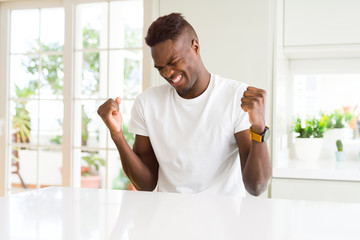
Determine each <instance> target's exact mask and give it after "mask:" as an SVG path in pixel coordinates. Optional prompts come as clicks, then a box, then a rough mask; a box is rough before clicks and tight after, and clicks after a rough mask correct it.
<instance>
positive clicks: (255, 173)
mask: <svg viewBox="0 0 360 240" xmlns="http://www.w3.org/2000/svg"><path fill="white" fill-rule="evenodd" d="M270 176H271V163H270V159H269V153H268V149H267V145H266V143H259V142H256V141H254V140H251V146H250V151H249V155H248V157H247V161H246V165H245V166H244V169H243V181H244V184H245V187H246V189H247V191H248V192H249V193H250V194H252V195H255V196H258V195H260V194H261V193H262V192H264V191H265V190H266V188H267V184H268V181H269V179H270Z"/></svg>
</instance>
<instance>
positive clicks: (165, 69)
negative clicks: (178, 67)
mask: <svg viewBox="0 0 360 240" xmlns="http://www.w3.org/2000/svg"><path fill="white" fill-rule="evenodd" d="M160 74H161V76H163V77H164V78H170V77H171V76H172V75H173V74H174V70H173V69H172V68H171V67H169V66H165V67H163V68H162V69H161V72H160Z"/></svg>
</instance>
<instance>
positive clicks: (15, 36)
mask: <svg viewBox="0 0 360 240" xmlns="http://www.w3.org/2000/svg"><path fill="white" fill-rule="evenodd" d="M10 29H11V34H10V52H11V53H27V52H34V51H36V49H39V9H26V10H13V11H11V25H10Z"/></svg>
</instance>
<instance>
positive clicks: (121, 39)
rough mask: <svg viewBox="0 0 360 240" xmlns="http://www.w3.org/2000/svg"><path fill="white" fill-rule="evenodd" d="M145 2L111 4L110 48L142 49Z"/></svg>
mask: <svg viewBox="0 0 360 240" xmlns="http://www.w3.org/2000/svg"><path fill="white" fill-rule="evenodd" d="M143 19H144V9H143V1H117V2H110V48H136V47H138V48H141V47H142V44H143Z"/></svg>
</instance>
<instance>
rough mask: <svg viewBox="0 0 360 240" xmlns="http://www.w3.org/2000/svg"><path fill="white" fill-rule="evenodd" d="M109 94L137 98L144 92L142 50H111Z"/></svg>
mask: <svg viewBox="0 0 360 240" xmlns="http://www.w3.org/2000/svg"><path fill="white" fill-rule="evenodd" d="M109 74H110V75H109V79H110V88H109V94H110V96H111V97H114V98H115V97H117V96H120V97H122V98H127V99H135V98H136V96H137V95H138V94H139V93H141V92H142V51H141V50H134V51H125V50H119V51H111V52H110V63H109Z"/></svg>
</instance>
